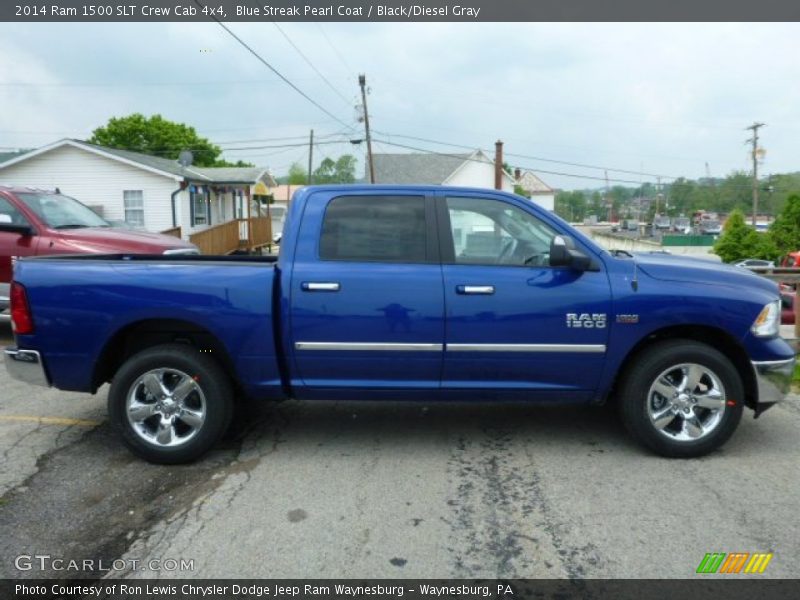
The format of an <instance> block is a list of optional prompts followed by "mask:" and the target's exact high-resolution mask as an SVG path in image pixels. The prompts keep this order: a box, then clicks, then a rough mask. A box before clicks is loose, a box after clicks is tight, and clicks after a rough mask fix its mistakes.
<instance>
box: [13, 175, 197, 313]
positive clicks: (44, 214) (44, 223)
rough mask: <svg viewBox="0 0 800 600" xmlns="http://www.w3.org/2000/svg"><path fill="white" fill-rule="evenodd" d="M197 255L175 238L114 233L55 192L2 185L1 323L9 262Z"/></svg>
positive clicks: (191, 246) (86, 209) (84, 208)
mask: <svg viewBox="0 0 800 600" xmlns="http://www.w3.org/2000/svg"><path fill="white" fill-rule="evenodd" d="M120 252H122V253H137V254H199V251H198V250H197V246H195V245H194V244H190V243H188V242H184V241H183V240H180V239H178V238H176V237H173V236H168V235H162V234H160V233H148V232H146V231H133V230H126V229H119V228H112V227H111V225H110V224H109V223H108V222H107V221H105V220H104V219H102V218H101V217H99V216H98V215H97V214H95V213H94V212H93V211H92V210H91V209H90V208H89V207H87V206H85V205H84V204H81V203H80V202H78V201H77V200H75V199H74V198H70V197H69V196H64V195H63V194H60V193H58V192H57V191H46V190H37V189H31V188H24V187H5V186H0V320H7V319H8V312H7V309H8V296H9V294H8V289H9V283H10V281H11V259H12V257H17V256H36V255H44V254H109V253H120Z"/></svg>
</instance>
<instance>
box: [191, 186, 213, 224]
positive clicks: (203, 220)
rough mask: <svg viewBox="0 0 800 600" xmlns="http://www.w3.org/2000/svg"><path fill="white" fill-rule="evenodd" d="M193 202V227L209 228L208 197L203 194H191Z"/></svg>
mask: <svg viewBox="0 0 800 600" xmlns="http://www.w3.org/2000/svg"><path fill="white" fill-rule="evenodd" d="M191 202H193V203H194V204H193V205H192V211H193V212H192V214H193V215H194V218H193V219H192V227H197V226H200V227H208V212H209V210H208V209H209V202H208V199H207V198H206V195H205V194H204V193H202V192H193V193H192V194H191ZM198 208H200V210H198Z"/></svg>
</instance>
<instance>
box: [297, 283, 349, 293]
mask: <svg viewBox="0 0 800 600" xmlns="http://www.w3.org/2000/svg"><path fill="white" fill-rule="evenodd" d="M300 287H302V288H303V291H304V292H338V291H339V287H340V286H339V284H338V283H337V282H335V281H304V282H303V283H302V284H301V285H300Z"/></svg>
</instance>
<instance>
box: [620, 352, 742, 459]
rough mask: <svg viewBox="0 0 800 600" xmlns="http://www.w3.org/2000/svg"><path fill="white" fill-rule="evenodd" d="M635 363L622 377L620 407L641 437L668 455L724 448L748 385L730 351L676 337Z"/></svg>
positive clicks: (635, 434)
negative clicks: (727, 354)
mask: <svg viewBox="0 0 800 600" xmlns="http://www.w3.org/2000/svg"><path fill="white" fill-rule="evenodd" d="M634 361H635V362H634V364H633V365H632V366H631V368H629V369H628V371H627V372H626V373H625V375H624V377H623V379H622V382H621V385H620V388H619V389H620V398H619V406H620V411H621V414H622V420H623V422H624V424H625V427H626V428H627V429H628V431H629V433H630V434H631V435H632V436H633V437H634V438H635V439H636V440H638V441H639V442H641V443H642V444H644V445H645V446H647V447H649V448H651V449H652V450H654V451H655V452H657V453H658V454H660V455H662V456H666V457H671V458H691V457H696V456H703V455H704V454H708V453H709V452H711V451H713V450H715V449H716V448H719V447H720V446H721V445H722V444H724V443H725V442H726V441H727V440H728V438H730V436H731V435H732V434H733V432H734V431H735V430H736V427H737V426H738V425H739V421H740V420H741V418H742V410H743V407H744V402H743V401H744V387H743V385H742V381H741V378H740V377H739V374H738V373H737V372H736V369H735V368H734V366H733V365H732V364H731V361H730V360H728V358H727V357H726V356H725V355H724V354H722V353H721V352H719V351H717V350H715V349H714V348H712V347H711V346H707V345H706V344H701V343H699V342H695V341H692V340H670V341H665V342H662V343H659V344H656V345H654V346H651V347H649V348H647V349H645V350H644V351H643V352H642V353H641V354H640V355H638V356H637V357H635V358H634Z"/></svg>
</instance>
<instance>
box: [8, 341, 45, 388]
mask: <svg viewBox="0 0 800 600" xmlns="http://www.w3.org/2000/svg"><path fill="white" fill-rule="evenodd" d="M4 352H5V355H6V370H7V371H8V374H9V375H11V377H13V378H14V379H19V380H20V381H24V382H25V383H28V384H30V385H41V386H44V387H50V381H49V380H48V379H47V372H46V371H45V370H44V362H42V356H41V355H40V354H39V353H38V352H37V351H36V350H19V349H18V348H15V347H13V346H11V347H9V348H6V349H5V351H4Z"/></svg>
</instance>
